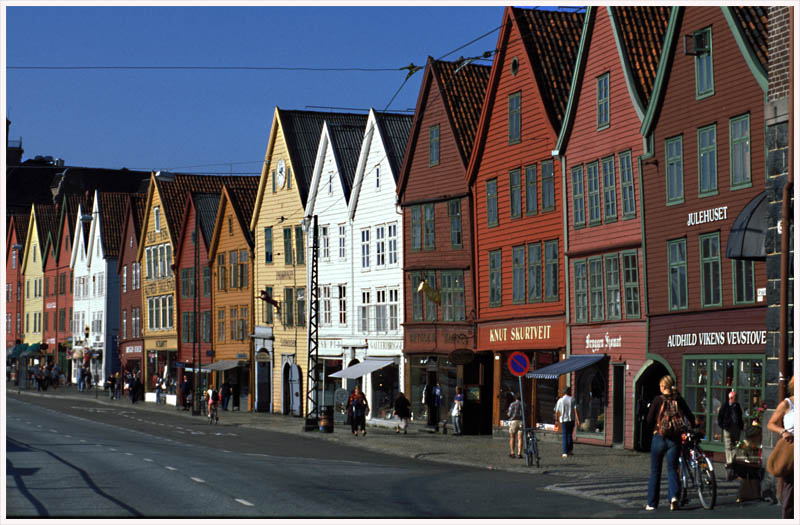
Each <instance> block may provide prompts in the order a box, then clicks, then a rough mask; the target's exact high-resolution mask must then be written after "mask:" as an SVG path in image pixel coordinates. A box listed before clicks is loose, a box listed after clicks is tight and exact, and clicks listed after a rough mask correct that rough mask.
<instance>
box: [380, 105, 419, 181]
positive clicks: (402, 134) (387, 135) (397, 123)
mask: <svg viewBox="0 0 800 525" xmlns="http://www.w3.org/2000/svg"><path fill="white" fill-rule="evenodd" d="M413 118H414V117H413V115H406V114H402V113H386V112H383V111H375V121H376V122H377V123H378V131H379V132H380V136H381V139H382V140H383V148H384V150H385V151H386V157H387V159H388V160H389V167H390V168H391V169H392V176H393V177H394V182H395V184H396V183H397V179H398V177H399V175H400V168H401V167H402V165H403V156H404V155H405V153H406V146H407V145H408V135H409V133H410V132H411V122H412V120H413Z"/></svg>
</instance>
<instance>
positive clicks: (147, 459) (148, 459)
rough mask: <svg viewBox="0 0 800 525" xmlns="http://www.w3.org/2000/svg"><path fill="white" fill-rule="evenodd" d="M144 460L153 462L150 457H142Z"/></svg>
mask: <svg viewBox="0 0 800 525" xmlns="http://www.w3.org/2000/svg"><path fill="white" fill-rule="evenodd" d="M144 460H145V461H149V462H151V463H152V462H153V460H152V459H150V458H144Z"/></svg>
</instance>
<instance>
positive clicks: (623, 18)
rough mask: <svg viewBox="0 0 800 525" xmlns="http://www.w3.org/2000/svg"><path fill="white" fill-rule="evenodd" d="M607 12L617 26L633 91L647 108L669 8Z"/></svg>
mask: <svg viewBox="0 0 800 525" xmlns="http://www.w3.org/2000/svg"><path fill="white" fill-rule="evenodd" d="M598 9H602V8H598ZM611 9H612V10H613V11H614V16H615V18H616V19H617V23H618V25H619V37H620V43H621V45H622V47H623V51H624V52H625V55H626V56H627V57H628V62H629V63H630V67H631V73H632V74H633V80H634V84H635V86H636V91H637V93H638V94H639V98H640V100H641V101H642V104H644V106H645V107H647V104H648V103H649V101H650V96H651V95H652V94H653V84H654V83H655V80H656V73H658V61H659V59H660V58H661V51H662V48H663V46H664V36H665V35H666V34H667V25H669V14H670V11H671V8H670V7H665V6H649V7H633V6H628V7H612V8H611Z"/></svg>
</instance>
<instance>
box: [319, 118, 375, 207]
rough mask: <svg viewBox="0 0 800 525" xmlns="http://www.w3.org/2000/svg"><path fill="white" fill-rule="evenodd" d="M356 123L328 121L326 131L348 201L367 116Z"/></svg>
mask: <svg viewBox="0 0 800 525" xmlns="http://www.w3.org/2000/svg"><path fill="white" fill-rule="evenodd" d="M359 117H364V118H363V119H362V122H361V123H360V124H358V125H352V124H331V123H330V122H329V123H328V133H329V134H330V138H331V150H332V151H333V156H334V158H335V159H336V165H337V167H338V168H339V179H340V180H341V181H342V191H343V192H344V199H345V202H350V193H351V191H352V190H353V180H354V179H355V175H356V167H357V166H358V156H359V154H360V153H361V144H362V142H363V141H364V128H365V127H366V125H367V116H366V115H359Z"/></svg>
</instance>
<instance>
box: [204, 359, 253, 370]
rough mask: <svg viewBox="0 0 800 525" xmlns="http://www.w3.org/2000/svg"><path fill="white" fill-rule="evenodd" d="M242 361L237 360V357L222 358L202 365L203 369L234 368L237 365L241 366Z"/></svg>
mask: <svg viewBox="0 0 800 525" xmlns="http://www.w3.org/2000/svg"><path fill="white" fill-rule="evenodd" d="M244 363H245V362H244V361H239V360H238V359H223V360H221V361H216V362H214V363H211V364H210V365H208V366H204V367H203V369H204V370H230V369H231V368H236V367H237V366H241V365H242V364H244Z"/></svg>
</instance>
